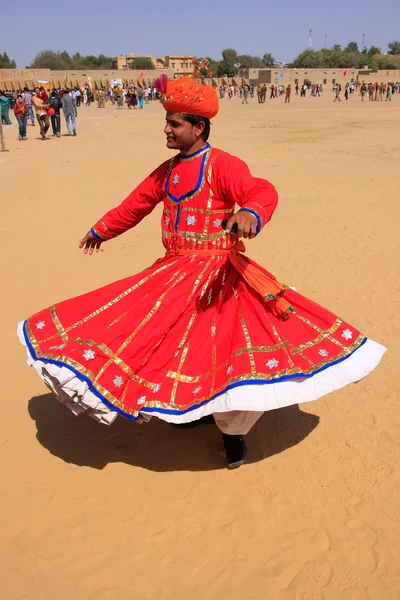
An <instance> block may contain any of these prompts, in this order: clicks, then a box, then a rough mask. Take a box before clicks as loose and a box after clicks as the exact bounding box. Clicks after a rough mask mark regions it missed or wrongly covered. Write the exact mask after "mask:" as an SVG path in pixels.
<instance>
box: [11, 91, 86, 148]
mask: <svg viewBox="0 0 400 600" xmlns="http://www.w3.org/2000/svg"><path fill="white" fill-rule="evenodd" d="M0 105H1V117H2V123H3V125H12V122H11V118H10V111H12V112H14V115H15V118H16V120H17V124H18V139H19V140H20V141H26V140H27V139H28V138H27V125H28V122H30V124H31V126H32V127H34V126H35V125H36V121H37V124H38V126H39V130H40V138H41V139H42V140H48V139H49V138H48V135H47V133H48V130H49V129H50V125H51V128H52V132H53V136H54V137H61V115H63V116H64V119H65V124H66V128H67V132H68V135H70V136H76V117H77V116H78V111H77V106H79V104H78V103H77V96H76V90H74V89H72V90H70V89H68V88H67V89H64V90H61V89H54V90H53V91H51V92H50V90H48V91H46V90H45V89H44V87H43V86H41V87H36V88H35V89H34V90H29V89H28V88H27V87H25V88H24V89H23V90H21V91H14V92H8V91H6V92H1V91H0Z"/></svg>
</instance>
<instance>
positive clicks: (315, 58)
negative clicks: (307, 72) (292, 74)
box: [294, 49, 324, 69]
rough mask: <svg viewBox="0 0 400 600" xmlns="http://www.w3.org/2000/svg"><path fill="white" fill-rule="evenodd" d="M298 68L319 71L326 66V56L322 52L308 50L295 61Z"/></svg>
mask: <svg viewBox="0 0 400 600" xmlns="http://www.w3.org/2000/svg"><path fill="white" fill-rule="evenodd" d="M294 64H295V66H296V68H299V69H318V68H321V67H323V66H324V56H323V54H322V52H321V51H320V50H312V49H307V50H304V52H301V53H300V54H299V55H298V57H297V58H295V60H294Z"/></svg>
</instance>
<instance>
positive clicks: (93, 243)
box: [79, 231, 103, 254]
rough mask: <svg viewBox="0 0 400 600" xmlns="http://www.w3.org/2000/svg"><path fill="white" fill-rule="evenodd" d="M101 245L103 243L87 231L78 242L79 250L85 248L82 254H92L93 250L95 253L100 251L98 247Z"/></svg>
mask: <svg viewBox="0 0 400 600" xmlns="http://www.w3.org/2000/svg"><path fill="white" fill-rule="evenodd" d="M102 243H103V242H102V241H101V240H98V239H97V238H95V237H94V235H93V234H92V233H91V232H90V231H88V232H87V234H86V235H85V237H84V238H83V239H82V240H81V241H80V242H79V249H81V248H83V246H85V249H84V251H83V252H84V254H87V253H89V254H93V250H96V252H98V251H99V250H100V246H101V244H102Z"/></svg>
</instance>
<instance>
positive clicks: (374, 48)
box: [368, 46, 381, 56]
mask: <svg viewBox="0 0 400 600" xmlns="http://www.w3.org/2000/svg"><path fill="white" fill-rule="evenodd" d="M368 54H369V55H370V56H374V55H375V54H381V49H380V48H378V46H371V48H370V49H369V50H368Z"/></svg>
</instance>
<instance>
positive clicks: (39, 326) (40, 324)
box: [36, 321, 46, 329]
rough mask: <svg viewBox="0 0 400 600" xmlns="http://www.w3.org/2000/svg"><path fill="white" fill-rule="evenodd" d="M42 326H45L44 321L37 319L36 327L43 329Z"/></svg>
mask: <svg viewBox="0 0 400 600" xmlns="http://www.w3.org/2000/svg"><path fill="white" fill-rule="evenodd" d="M43 327H46V323H45V322H44V321H38V322H37V323H36V329H43Z"/></svg>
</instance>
